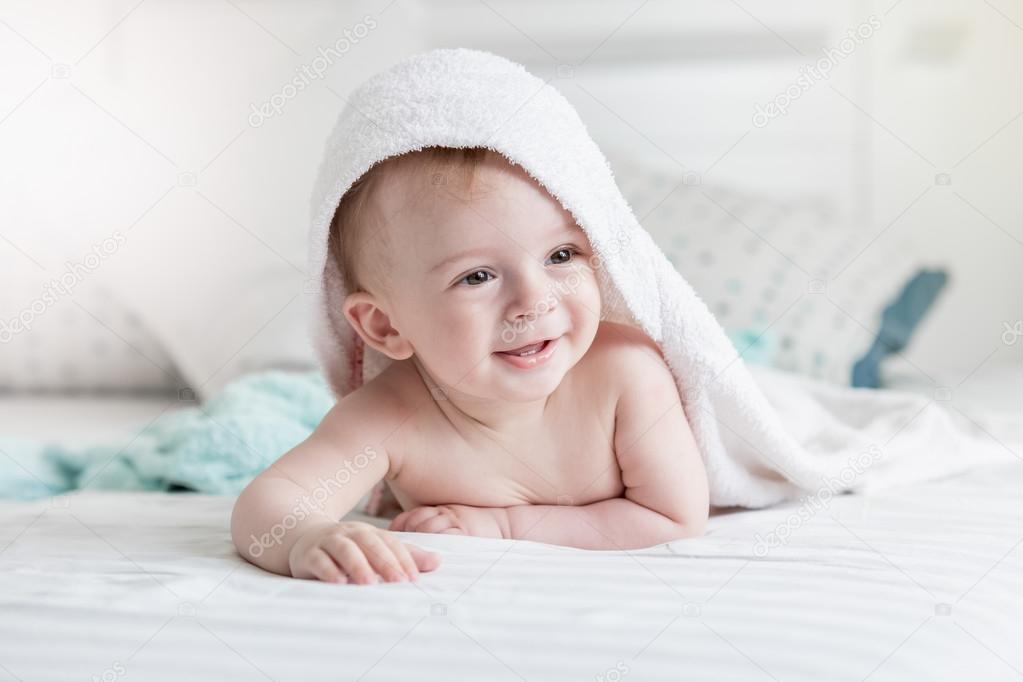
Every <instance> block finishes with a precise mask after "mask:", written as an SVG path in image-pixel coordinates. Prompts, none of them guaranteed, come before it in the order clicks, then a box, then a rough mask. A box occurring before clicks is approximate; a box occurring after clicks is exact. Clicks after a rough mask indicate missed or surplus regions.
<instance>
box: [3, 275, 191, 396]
mask: <svg viewBox="0 0 1023 682" xmlns="http://www.w3.org/2000/svg"><path fill="white" fill-rule="evenodd" d="M44 274H45V273H44ZM48 281H49V277H48V276H45V277H39V276H38V274H37V275H36V276H35V277H32V276H30V273H24V274H23V275H22V276H17V277H16V276H14V275H13V274H12V273H11V272H10V270H8V272H7V274H6V276H5V278H4V286H3V287H0V390H4V391H7V390H17V391H69V390H72V391H93V390H96V391H110V390H114V391H140V390H144V391H157V392H160V391H171V390H172V389H174V388H175V387H176V386H177V385H178V384H179V383H180V381H179V375H178V372H177V369H176V368H175V366H174V363H173V361H172V360H171V359H170V357H168V355H167V353H166V352H165V350H164V348H163V346H162V345H161V344H160V343H159V341H157V339H156V338H154V337H153V335H152V334H151V332H150V330H149V329H147V328H146V326H145V325H144V324H143V322H142V320H141V319H140V318H139V317H138V316H136V315H135V314H133V313H132V312H131V310H130V309H128V308H127V307H126V306H125V305H123V303H122V302H121V301H119V300H118V299H117V297H116V296H115V295H114V294H113V293H112V292H111V291H110V290H109V289H107V288H106V287H103V286H87V285H86V284H82V285H81V288H80V289H77V290H71V291H70V293H69V294H68V295H66V296H65V295H59V294H55V293H54V291H55V290H52V289H49V288H48V287H47V288H44V286H45V284H46V282H48Z"/></svg>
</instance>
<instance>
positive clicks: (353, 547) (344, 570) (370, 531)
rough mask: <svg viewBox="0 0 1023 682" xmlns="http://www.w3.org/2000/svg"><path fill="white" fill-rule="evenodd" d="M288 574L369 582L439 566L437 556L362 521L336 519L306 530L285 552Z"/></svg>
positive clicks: (410, 576) (397, 578)
mask: <svg viewBox="0 0 1023 682" xmlns="http://www.w3.org/2000/svg"><path fill="white" fill-rule="evenodd" d="M288 564H289V566H290V568H291V575H292V576H293V577H295V578H316V579H319V580H322V581H324V582H331V583H347V582H354V583H356V584H370V583H375V582H377V578H376V574H380V575H381V576H383V577H384V578H385V580H387V581H388V582H400V581H403V580H417V579H418V578H419V571H421V570H422V571H432V570H434V569H436V568H437V566H439V565H440V555H439V554H437V553H436V552H428V551H426V550H424V549H422V548H420V547H416V546H414V545H409V544H405V543H402V542H401V541H399V540H398V539H397V538H396V537H395V536H394V535H393V534H391V533H390V532H389V531H387V530H385V529H383V528H377V527H376V526H374V525H372V524H369V523H365V522H362V521H339V522H338V523H333V524H331V523H328V524H325V525H322V526H316V527H314V528H311V529H310V530H308V531H306V533H305V534H304V535H302V537H300V538H299V539H298V540H297V541H296V542H295V544H294V545H293V546H292V548H291V552H290V554H289V555H288Z"/></svg>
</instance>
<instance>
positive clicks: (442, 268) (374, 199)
mask: <svg viewBox="0 0 1023 682" xmlns="http://www.w3.org/2000/svg"><path fill="white" fill-rule="evenodd" d="M329 247H330V256H329V257H333V258H336V259H339V265H340V266H341V267H340V271H341V272H342V273H344V275H345V277H346V282H345V285H346V288H347V290H348V291H349V292H352V293H351V294H350V295H348V297H347V298H346V299H345V301H344V315H345V317H346V318H347V320H348V321H349V323H350V324H351V325H352V327H353V328H354V329H355V330H356V331H357V332H358V334H359V335H360V337H361V338H362V340H363V341H364V342H365V344H367V345H368V346H370V347H372V348H373V349H376V350H378V351H380V352H381V353H384V354H385V355H386V356H387V357H388V358H390V359H391V360H392V361H391V363H390V364H389V365H388V366H387V368H386V369H384V370H383V371H382V372H380V373H379V374H378V375H377V376H376V377H374V378H373V379H372V380H371V381H369V382H367V383H366V384H365V385H364V386H362V387H361V388H359V389H357V390H355V391H353V392H351V393H349V394H347V395H345V396H344V398H342V399H341V400H340V401H339V402H338V403H337V404H336V405H335V406H334V407H333V408H332V409H331V410H330V411H329V412H328V413H327V414H326V416H325V417H324V418H323V420H322V422H321V423H320V424H319V425H318V426H317V428H316V429H315V431H314V432H313V433H312V434H311V435H310V436H309V438H308V439H307V440H305V441H304V442H302V443H300V444H299V445H297V446H296V447H294V448H293V449H292V450H290V451H289V452H287V453H285V454H284V455H283V456H282V457H281V458H280V459H279V460H278V461H277V462H275V463H274V464H273V465H272V466H271V467H270V468H268V469H267V470H266V471H264V472H263V473H261V474H260V475H259V476H257V477H256V478H255V479H254V480H253V481H252V482H251V483H250V484H249V485H248V487H246V488H245V490H244V491H243V492H242V493H241V495H240V496H239V498H238V501H237V503H236V504H235V508H234V513H233V515H232V522H231V530H232V537H233V539H234V542H235V545H236V547H237V549H238V551H239V552H240V553H241V554H242V556H244V557H245V558H246V559H247V560H249V561H251V562H252V563H254V564H256V565H257V566H260V567H262V568H264V569H267V570H269V571H273V572H275V573H280V574H283V575H291V576H294V577H296V578H315V579H319V580H323V581H328V582H352V583H359V584H365V583H374V582H377V575H379V576H380V577H382V578H383V579H385V580H387V581H401V580H416V579H417V578H418V576H419V573H420V572H421V571H432V570H434V569H436V568H437V566H438V565H439V563H440V557H439V555H438V554H436V553H434V552H427V551H425V550H423V549H421V548H419V547H416V546H414V545H410V544H405V543H402V542H401V541H400V540H399V539H398V538H397V536H396V535H394V533H393V532H392V531H406V532H419V533H457V534H466V535H476V536H481V537H490V538H505V539H523V540H533V541H538V542H547V543H552V544H559V545H568V546H572V547H580V548H588V549H609V550H614V549H632V548H640V547H649V546H652V545H655V544H659V543H663V542H668V541H671V540H675V539H680V538H686V537H692V536H697V535H701V534H702V533H703V532H704V528H705V524H706V521H707V517H708V510H709V505H708V487H707V476H706V472H705V470H704V466H703V461H702V458H701V456H700V452H699V451H698V449H697V446H696V442H695V440H694V438H693V435H692V433H691V431H690V429H689V424H688V422H687V420H686V417H685V414H684V412H683V409H682V404H681V401H680V399H679V394H678V390H677V388H676V385H675V381H674V378H673V376H672V374H671V372H670V370H669V369H668V367H667V365H666V364H665V362H664V360H663V357H662V356H661V353H660V351H659V349H658V347H657V345H656V344H655V343H654V342H653V341H652V340H651V339H650V338H649V337H648V336H647V335H646V334H644V333H643V332H642V331H641V330H640V329H639V328H637V327H634V326H632V325H626V324H619V323H613V322H610V321H607V320H602V319H601V295H600V289H599V287H598V283H597V277H596V268H597V267H599V257H597V256H596V255H595V254H594V252H593V250H592V249H591V246H590V243H589V240H588V239H587V237H586V234H585V232H584V231H583V230H582V229H581V228H580V227H579V225H577V224H576V222H575V220H574V219H573V217H572V215H571V214H570V213H569V212H568V211H566V210H565V209H564V208H563V207H562V206H561V204H560V203H559V202H558V201H557V200H556V199H554V198H553V197H552V196H551V195H550V194H549V193H548V192H547V191H546V190H545V189H544V188H543V187H542V186H541V185H539V184H538V183H537V182H536V181H535V180H533V179H532V178H531V177H530V176H529V175H528V174H527V173H526V172H525V171H524V170H523V169H522V168H521V167H519V166H517V165H514V164H512V163H510V162H509V161H508V160H507V159H506V158H505V157H504V156H502V155H501V154H498V153H496V152H493V151H489V150H486V149H482V148H470V149H454V148H446V147H427V148H425V149H422V150H419V151H414V152H410V153H407V154H403V155H400V156H395V157H391V158H388V159H386V160H385V161H383V162H381V163H378V164H377V165H375V166H373V168H371V169H370V170H369V171H368V172H367V173H366V174H365V175H363V176H362V177H361V178H360V179H359V180H358V181H357V182H356V183H355V184H354V185H353V186H352V188H351V189H349V191H348V192H347V193H346V194H345V195H344V197H343V198H342V200H341V202H340V205H339V207H338V209H337V213H336V214H335V216H334V221H333V223H332V224H331V234H330V241H329ZM341 468H347V469H348V470H349V471H350V472H352V475H351V477H350V479H348V482H347V483H346V484H345V485H343V486H342V485H338V486H335V487H336V490H334V491H332V494H331V495H330V496H329V497H328V498H327V499H326V500H325V501H324V503H323V505H322V508H321V509H318V510H317V511H316V512H311V513H309V514H308V515H306V516H305V517H304V518H302V519H300V520H297V521H295V523H294V524H293V525H292V526H291V527H290V528H288V530H287V531H286V532H285V533H284V535H283V537H279V540H278V541H277V542H275V543H269V546H264V544H267V543H264V544H259V543H257V542H255V541H254V538H259V537H261V536H262V537H267V531H268V529H269V528H270V527H271V526H274V525H275V524H276V525H280V522H281V519H282V518H283V517H285V516H286V515H287V514H288V511H289V509H291V508H292V507H293V506H294V503H295V500H296V499H298V498H301V497H302V496H303V495H304V494H307V492H308V491H309V490H310V489H313V488H315V487H316V486H317V484H318V481H322V480H323V479H329V478H331V477H333V476H334V475H335V474H336V473H337V472H338V471H339V469H341ZM381 479H385V480H386V482H387V485H388V486H390V489H391V491H392V492H393V493H394V496H395V498H396V499H397V500H398V502H400V504H401V506H402V508H403V509H404V511H402V512H401V513H400V514H398V516H397V517H395V518H394V519H393V521H392V522H391V523H390V526H389V528H387V529H383V528H378V527H377V526H374V525H371V524H368V523H363V522H359V521H344V520H341V519H342V517H344V516H345V515H346V514H347V513H348V512H349V511H350V510H352V509H353V507H354V506H355V505H356V504H357V503H358V501H359V500H360V499H361V498H362V497H363V496H364V495H365V494H366V493H367V492H368V491H369V490H370V489H372V488H373V486H374V485H375V484H376V483H377V482H378V481H380V480H381ZM293 520H294V519H293Z"/></svg>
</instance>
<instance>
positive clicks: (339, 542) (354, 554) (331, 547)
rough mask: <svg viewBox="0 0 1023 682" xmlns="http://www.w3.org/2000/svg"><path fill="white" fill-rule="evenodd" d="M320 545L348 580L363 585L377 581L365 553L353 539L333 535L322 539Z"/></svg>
mask: <svg viewBox="0 0 1023 682" xmlns="http://www.w3.org/2000/svg"><path fill="white" fill-rule="evenodd" d="M322 547H323V549H324V551H326V552H327V554H329V555H330V557H331V558H332V559H334V561H336V562H337V565H338V566H340V567H341V569H342V570H343V571H344V572H345V574H346V575H348V576H349V577H350V580H349V582H354V583H357V584H362V585H365V584H369V583H375V582H376V581H377V580H376V575H375V574H374V572H373V569H372V568H371V567H370V565H369V561H368V560H367V559H366V555H365V554H363V552H362V548H361V547H359V545H358V544H357V543H356V542H355V540H353V539H351V538H349V537H345V536H341V535H335V536H332V537H330V538H328V539H327V540H326V541H324V543H323V545H322Z"/></svg>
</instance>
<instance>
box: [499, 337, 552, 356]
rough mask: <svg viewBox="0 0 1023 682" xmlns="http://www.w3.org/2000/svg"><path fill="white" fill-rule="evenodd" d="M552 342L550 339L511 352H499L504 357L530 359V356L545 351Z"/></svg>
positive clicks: (513, 349)
mask: <svg viewBox="0 0 1023 682" xmlns="http://www.w3.org/2000/svg"><path fill="white" fill-rule="evenodd" d="M550 342H551V340H550V339H544V340H543V341H539V342H537V343H531V344H528V345H525V346H519V347H518V348H512V349H511V350H499V351H497V352H498V353H503V354H504V355H517V356H519V357H528V356H530V355H536V354H537V353H539V352H540V351H542V350H543V349H545V348H546V347H547V345H548V344H549V343H550Z"/></svg>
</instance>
